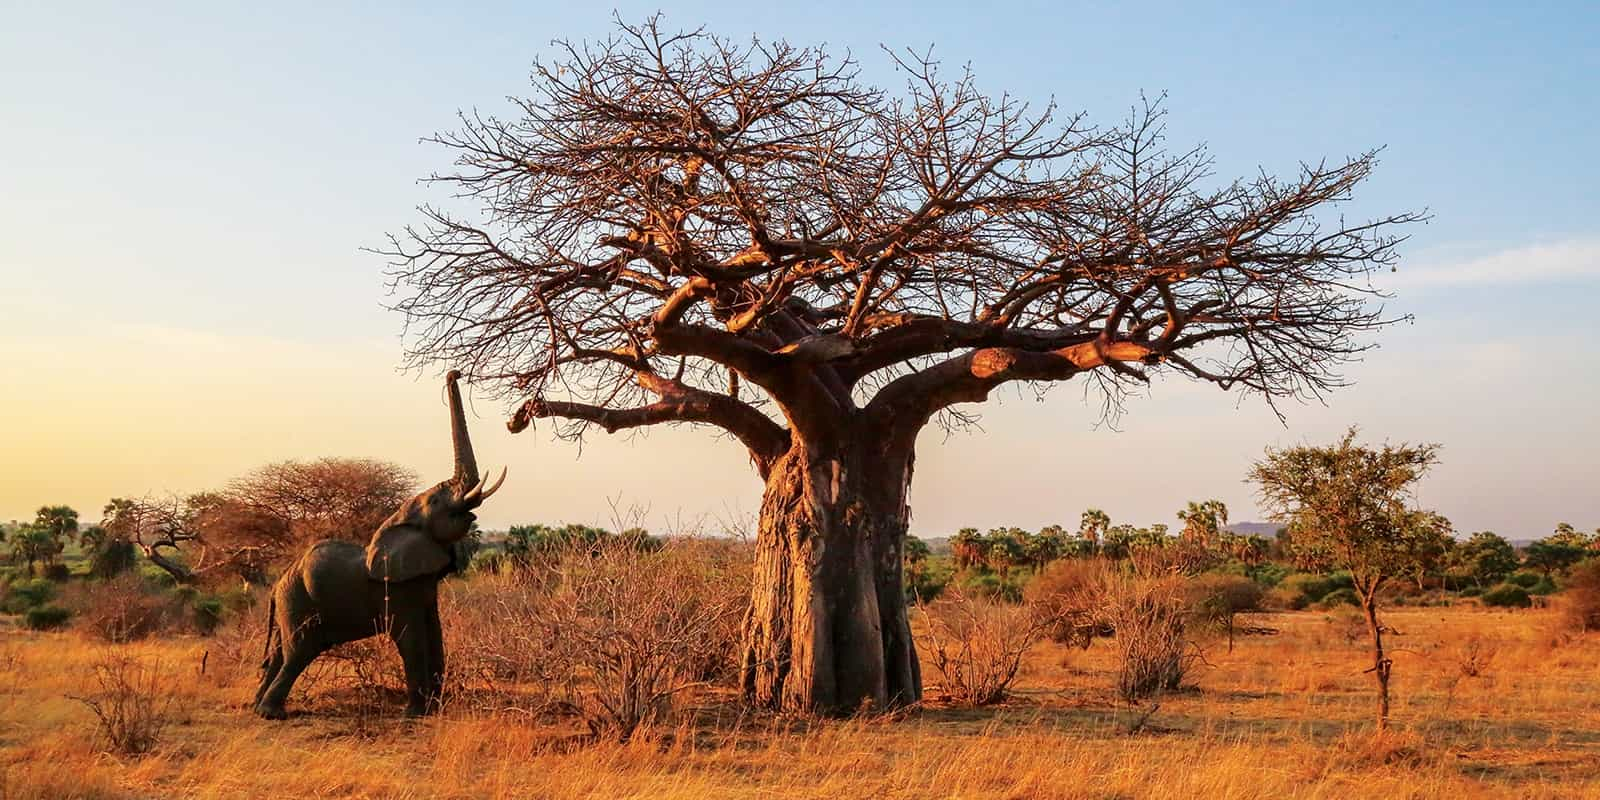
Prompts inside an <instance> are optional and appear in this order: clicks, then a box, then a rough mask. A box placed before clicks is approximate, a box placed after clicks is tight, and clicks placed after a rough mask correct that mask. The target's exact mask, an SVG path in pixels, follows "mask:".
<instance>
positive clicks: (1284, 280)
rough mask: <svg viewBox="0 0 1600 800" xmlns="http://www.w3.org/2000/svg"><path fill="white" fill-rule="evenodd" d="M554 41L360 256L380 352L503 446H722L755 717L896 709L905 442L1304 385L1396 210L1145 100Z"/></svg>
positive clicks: (633, 35)
mask: <svg viewBox="0 0 1600 800" xmlns="http://www.w3.org/2000/svg"><path fill="white" fill-rule="evenodd" d="M557 46H558V48H559V53H560V54H559V56H558V57H557V58H556V59H555V60H554V61H553V62H549V63H538V64H536V65H535V66H534V70H533V78H532V84H533V86H532V93H531V95H529V96H528V97H526V98H524V99H519V100H515V101H513V108H512V111H511V113H510V114H509V115H508V116H505V117H497V116H484V115H479V114H476V113H474V114H464V115H462V119H461V126H460V128H459V129H458V130H456V131H454V132H449V133H443V134H439V135H437V136H435V137H434V138H433V139H432V141H434V142H436V143H437V144H439V145H442V146H444V147H445V148H448V149H449V150H451V151H453V152H454V154H455V155H456V157H457V161H456V167H455V168H454V169H453V170H450V171H448V172H446V173H443V174H438V175H435V176H433V178H432V180H433V181H434V182H436V183H439V184H443V185H444V186H445V187H447V188H449V189H450V190H451V192H452V194H453V195H454V197H455V200H452V204H453V207H455V208H457V209H459V210H457V211H453V212H448V211H446V210H443V209H440V208H437V207H424V208H423V209H422V218H423V219H422V220H421V221H420V222H419V223H417V224H416V225H414V226H412V227H409V228H407V229H406V230H405V231H404V232H403V233H402V234H400V235H397V236H395V237H393V238H392V240H391V244H390V246H388V247H386V248H383V249H384V251H385V253H386V254H387V255H388V256H389V257H390V259H391V268H390V275H391V278H392V280H393V281H394V284H395V288H396V292H397V297H398V299H397V301H396V307H397V309H398V310H400V311H402V312H403V313H404V314H405V315H406V318H407V326H408V330H409V332H410V336H409V339H408V345H409V346H408V360H409V363H410V364H411V366H413V367H417V368H422V367H428V366H431V365H436V364H448V365H450V366H451V367H452V368H455V367H459V368H461V369H462V370H463V371H464V372H465V373H466V374H467V375H468V377H469V378H470V379H471V380H473V381H474V382H475V383H477V384H479V385H481V386H484V387H486V388H488V389H490V390H491V391H496V392H499V393H501V394H502V396H509V397H511V398H512V399H513V401H514V402H519V405H518V406H517V408H516V410H515V413H514V415H513V417H512V419H511V421H510V428H511V430H512V431H514V432H515V431H521V430H523V429H524V428H526V427H527V426H528V425H529V424H530V422H531V421H532V420H534V419H539V418H553V419H555V420H558V423H557V428H556V430H557V432H558V434H559V435H562V436H565V437H574V438H575V437H581V436H582V435H583V434H584V433H585V432H586V431H588V430H590V429H593V428H600V429H603V430H605V431H607V432H616V431H621V430H627V429H633V428H638V427H641V426H646V425H655V424H670V423H689V424H698V425H707V426H712V427H715V428H720V429H722V430H723V431H726V432H727V433H729V434H731V435H732V436H734V437H735V438H737V439H738V441H739V442H741V443H742V444H743V445H744V446H745V448H746V449H747V450H748V452H749V455H750V460H751V463H752V465H753V467H754V469H755V471H756V473H757V474H758V475H759V476H760V478H761V480H762V481H763V482H764V483H765V493H764V498H763V501H762V505H761V512H760V523H759V532H758V537H757V556H756V558H757V565H756V572H755V589H754V593H753V597H752V606H751V609H750V613H749V616H748V618H747V620H746V624H745V629H744V656H743V669H742V682H743V688H744V691H745V694H746V695H747V697H748V698H749V699H751V700H752V701H754V702H756V703H758V704H761V705H765V706H775V707H783V708H788V709H814V710H828V711H838V710H854V709H856V708H858V707H860V706H861V705H862V704H864V703H868V704H875V705H890V704H896V703H905V702H910V701H915V700H917V699H918V698H919V697H920V694H921V679H920V676H919V674H918V666H917V659H916V658H915V654H914V652H913V645H912V639H911V635H910V629H909V627H908V624H907V616H906V607H905V602H904V592H903V591H902V590H901V581H902V575H901V563H902V558H901V548H902V544H903V541H904V538H905V535H906V529H907V519H908V515H909V510H908V505H907V499H908V498H907V495H908V490H909V487H910V483H911V476H912V469H913V464H914V460H915V450H916V443H917V437H918V434H919V433H920V432H921V431H922V430H923V429H924V428H925V427H927V426H928V425H930V424H939V423H944V424H957V425H959V424H961V423H962V422H964V421H967V420H968V419H969V418H968V417H967V416H966V414H967V413H968V412H964V411H962V410H960V409H959V408H957V406H958V405H959V404H963V403H977V402H982V401H984V400H985V399H987V398H988V397H989V396H990V393H991V392H993V391H994V390H995V389H998V388H1000V387H1003V386H1006V385H1008V384H1014V385H1025V386H1030V387H1034V388H1036V389H1041V390H1042V388H1043V387H1044V386H1045V385H1048V384H1050V383H1054V382H1061V381H1068V380H1071V379H1074V378H1079V379H1083V380H1086V381H1090V382H1092V386H1094V387H1096V388H1097V389H1098V390H1099V391H1100V393H1101V395H1100V396H1102V397H1103V398H1104V400H1105V401H1106V403H1107V404H1108V406H1107V407H1108V408H1114V407H1115V405H1116V403H1117V402H1118V400H1119V399H1120V398H1121V397H1122V396H1123V393H1124V392H1125V391H1126V390H1127V389H1128V388H1129V387H1130V386H1132V385H1135V384H1137V383H1139V382H1143V381H1146V380H1148V378H1149V377H1150V375H1151V374H1152V373H1154V372H1158V371H1167V372H1175V373H1179V374H1182V375H1187V376H1190V377H1193V378H1198V379H1200V380H1204V381H1210V382H1213V383H1215V384H1217V385H1219V386H1221V387H1224V388H1228V387H1235V388H1240V389H1243V390H1247V391H1253V392H1259V393H1262V394H1265V395H1268V396H1269V397H1273V398H1279V397H1289V396H1296V395H1307V394H1311V395H1316V394H1320V393H1322V392H1323V391H1325V390H1328V389H1330V388H1332V387H1334V386H1336V385H1338V384H1339V383H1340V380H1339V378H1338V375H1337V366H1338V365H1339V364H1340V363H1341V362H1342V361H1343V360H1345V359H1346V358H1347V357H1350V356H1352V355H1354V354H1356V353H1359V352H1361V351H1362V350H1363V349H1364V348H1365V347H1367V346H1368V344H1369V343H1368V342H1366V341H1365V337H1364V336H1363V334H1366V333H1367V332H1369V331H1372V330H1373V329H1375V328H1377V327H1378V326H1380V325H1381V324H1382V323H1383V322H1384V318H1383V316H1382V315H1381V312H1380V310H1379V309H1378V308H1376V307H1375V306H1374V304H1373V303H1371V302H1370V301H1371V295H1373V294H1375V292H1374V290H1372V289H1371V288H1370V286H1369V285H1368V283H1367V282H1366V277H1367V275H1368V273H1369V272H1371V271H1372V270H1373V269H1374V268H1377V267H1381V266H1387V265H1388V264H1390V263H1391V262H1392V261H1393V260H1394V258H1395V252H1394V248H1395V244H1396V243H1397V241H1398V238H1397V237H1396V236H1394V235H1393V233H1392V230H1391V229H1392V227H1393V226H1394V225H1396V224H1398V223H1404V222H1408V221H1411V220H1415V219H1417V218H1418V217H1417V216H1415V215H1412V214H1400V215H1395V216H1389V217H1384V218H1380V219H1376V220H1372V221H1367V222H1360V223H1346V222H1344V221H1343V220H1339V221H1336V222H1327V223H1324V222H1321V221H1319V219H1318V217H1317V216H1316V214H1315V212H1317V211H1318V210H1320V209H1323V208H1325V207H1328V206H1331V205H1335V204H1338V203H1340V202H1342V201H1344V200H1346V199H1347V198H1348V197H1349V196H1350V193H1351V191H1352V189H1353V188H1354V187H1355V186H1356V185H1357V184H1358V183H1360V182H1361V181H1362V179H1364V178H1365V177H1367V176H1368V174H1369V173H1370V172H1371V171H1372V169H1373V167H1374V164H1375V161H1374V157H1373V154H1371V153H1367V154H1363V155H1361V156H1358V157H1356V158H1354V159H1351V160H1348V161H1344V162H1340V163H1334V164H1328V163H1316V164H1308V165H1305V166H1303V167H1302V168H1301V169H1300V171H1299V172H1298V173H1297V174H1294V175H1292V176H1290V177H1287V178H1274V177H1268V176H1265V175H1263V176H1261V177H1258V178H1253V179H1250V180H1242V181H1234V182H1216V181H1213V180H1212V179H1211V176H1210V164H1211V162H1210V159H1209V157H1208V156H1207V155H1206V153H1205V152H1204V150H1202V149H1200V148H1195V149H1179V150H1177V151H1168V150H1167V149H1166V148H1165V147H1164V146H1163V128H1162V113H1161V111H1160V109H1159V107H1158V106H1155V105H1151V104H1146V105H1145V106H1144V107H1143V108H1142V109H1141V110H1139V111H1137V112H1135V113H1134V114H1133V115H1132V116H1131V118H1130V119H1129V121H1128V122H1127V123H1126V124H1123V125H1119V126H1116V127H1112V128H1106V129H1096V128H1092V127H1090V126H1088V125H1087V124H1086V123H1085V122H1084V121H1083V119H1082V118H1081V117H1080V116H1063V115H1061V114H1060V113H1058V112H1057V110H1056V109H1055V108H1054V107H1047V108H1043V109H1038V110H1030V109H1029V108H1028V107H1027V106H1026V105H1025V104H1024V103H1022V102H1021V101H1019V100H1017V99H1016V98H1013V97H1011V96H1009V95H999V96H995V95H990V94H985V93H984V92H982V91H980V90H979V89H978V87H977V85H976V84H975V83H974V81H973V79H972V78H971V76H970V75H968V74H960V75H957V76H955V77H954V78H953V79H946V78H945V77H942V76H941V75H940V73H939V72H938V70H937V68H936V65H935V64H934V63H932V62H931V61H929V60H927V59H925V58H919V57H916V56H903V57H898V58H895V59H894V60H895V65H896V66H897V67H898V68H899V69H900V70H901V71H902V74H904V75H906V76H908V79H907V85H906V89H905V91H904V92H901V93H891V92H887V91H883V90H880V89H878V88H874V87H871V86H868V85H866V84H865V83H864V82H863V81H862V80H861V78H860V76H859V74H858V71H857V67H856V65H855V63H854V62H852V61H850V60H849V59H838V58H832V57H830V56H828V55H827V54H826V53H824V52H822V51H820V50H816V49H810V48H804V47H797V46H792V45H789V44H786V43H783V42H781V41H780V42H759V41H752V42H745V43H738V42H733V41H728V40H724V39H720V38H716V37H713V36H711V35H708V34H705V33H703V32H698V31H696V32H688V33H671V32H669V31H664V30H663V29H662V27H661V26H660V24H659V22H658V20H654V19H652V20H650V21H648V22H646V23H644V24H642V25H639V26H630V25H619V29H618V30H617V32H616V33H615V34H614V36H613V37H611V38H610V39H608V40H606V41H601V42H594V43H585V44H581V45H579V44H570V43H558V45H557ZM474 205H475V206H477V208H475V209H474V208H472V207H471V206H474Z"/></svg>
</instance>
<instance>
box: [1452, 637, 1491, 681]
mask: <svg viewBox="0 0 1600 800" xmlns="http://www.w3.org/2000/svg"><path fill="white" fill-rule="evenodd" d="M1495 653H1496V649H1495V646H1494V644H1493V643H1491V642H1489V641H1488V640H1486V639H1484V638H1483V636H1482V635H1481V634H1477V633H1474V634H1472V635H1471V636H1468V637H1467V640H1466V641H1465V642H1462V643H1461V647H1460V648H1459V649H1458V650H1457V652H1456V668H1457V669H1458V670H1460V672H1461V677H1463V678H1477V677H1480V676H1482V675H1484V674H1485V673H1487V672H1488V670H1489V664H1490V662H1492V661H1494V657H1495Z"/></svg>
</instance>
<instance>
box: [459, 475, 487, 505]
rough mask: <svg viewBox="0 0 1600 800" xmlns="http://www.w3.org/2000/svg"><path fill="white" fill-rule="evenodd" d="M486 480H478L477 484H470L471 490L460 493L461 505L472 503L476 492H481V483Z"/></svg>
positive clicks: (485, 478) (484, 478) (483, 478)
mask: <svg viewBox="0 0 1600 800" xmlns="http://www.w3.org/2000/svg"><path fill="white" fill-rule="evenodd" d="M486 480H488V477H487V476H485V477H482V478H479V479H478V482H477V483H474V484H472V487H471V488H469V489H467V490H466V491H465V492H462V493H461V502H463V503H470V502H472V499H473V498H474V497H477V495H478V492H480V491H482V490H483V482H484V481H486Z"/></svg>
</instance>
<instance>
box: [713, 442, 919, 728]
mask: <svg viewBox="0 0 1600 800" xmlns="http://www.w3.org/2000/svg"><path fill="white" fill-rule="evenodd" d="M910 471H911V463H910V457H909V452H908V451H907V452H905V453H892V452H889V449H887V448H885V447H882V446H877V445H875V444H874V442H873V440H872V439H871V438H870V437H869V438H867V439H866V440H865V441H863V440H861V439H858V438H856V437H853V436H849V435H841V436H839V437H837V438H836V439H835V441H834V442H833V443H830V444H825V445H818V444H815V443H810V444H808V443H805V442H801V441H799V440H798V439H797V440H796V441H795V443H794V445H793V446H792V447H791V448H790V450H789V451H788V452H787V453H785V454H784V455H783V456H782V457H781V458H779V459H778V460H777V461H776V462H775V463H774V465H773V467H772V469H771V471H770V472H769V473H768V476H767V482H766V484H767V485H766V493H765V496H764V498H763V500H762V506H761V520H760V530H759V533H758V536H757V540H756V548H757V554H756V568H755V581H754V589H753V592H752V597H751V605H750V610H749V612H748V615H747V617H746V620H745V628H744V657H743V662H742V665H741V667H742V668H741V680H742V684H743V688H744V692H745V695H746V697H747V698H748V699H750V700H751V701H753V702H755V703H756V704H758V705H761V706H764V707H768V708H776V709H783V710H791V711H818V712H823V713H850V712H853V711H856V710H858V709H861V708H863V707H871V708H888V707H894V706H899V705H904V704H907V703H911V702H915V701H917V700H918V699H920V698H921V694H922V682H921V675H920V671H919V668H918V665H917V657H916V650H915V646H914V644H913V642H912V639H911V628H910V625H909V622H908V619H907V612H906V602H905V592H904V589H903V588H902V587H903V584H902V576H901V551H902V548H903V546H904V541H905V535H906V527H907V519H908V509H907V508H906V504H905V488H906V486H907V484H908V483H909V480H910Z"/></svg>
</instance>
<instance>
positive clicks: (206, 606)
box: [191, 597, 222, 636]
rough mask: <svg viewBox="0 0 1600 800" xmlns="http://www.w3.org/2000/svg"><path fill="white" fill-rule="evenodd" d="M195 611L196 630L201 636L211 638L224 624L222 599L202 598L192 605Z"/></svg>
mask: <svg viewBox="0 0 1600 800" xmlns="http://www.w3.org/2000/svg"><path fill="white" fill-rule="evenodd" d="M191 608H193V609H194V630H195V633H198V634H200V635H201V636H210V635H211V634H212V633H214V632H216V630H217V626H219V625H221V624H222V599H221V598H218V597H201V598H199V599H197V600H195V601H194V603H193V604H192V605H191Z"/></svg>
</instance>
